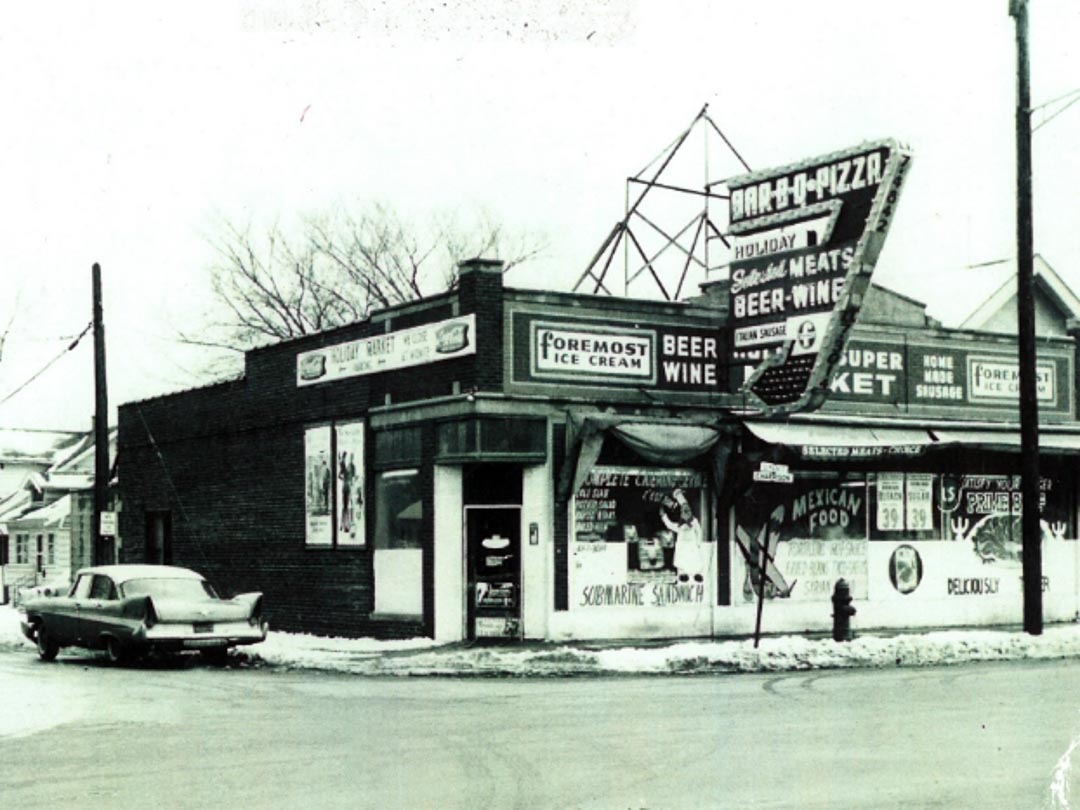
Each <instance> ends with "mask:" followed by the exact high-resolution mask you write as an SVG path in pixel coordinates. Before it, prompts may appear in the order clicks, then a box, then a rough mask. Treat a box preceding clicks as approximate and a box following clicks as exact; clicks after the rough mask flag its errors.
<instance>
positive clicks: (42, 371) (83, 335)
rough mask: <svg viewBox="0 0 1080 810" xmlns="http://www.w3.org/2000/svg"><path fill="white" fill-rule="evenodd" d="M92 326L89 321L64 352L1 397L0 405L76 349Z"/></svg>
mask: <svg viewBox="0 0 1080 810" xmlns="http://www.w3.org/2000/svg"><path fill="white" fill-rule="evenodd" d="M92 326H93V323H88V324H87V325H86V328H85V329H83V330H82V332H80V333H79V334H78V335H77V336H76V337H75V340H73V341H72V342H71V344H70V345H69V346H68V347H67V348H65V349H64V350H63V351H62V352H60V354H58V355H56V357H54V358H53V359H52V360H50V361H49V362H48V363H46V364H45V365H44V366H43V367H42V368H41V369H39V370H38V372H37V373H36V374H34V376H33V377H31V378H30V379H29V380H27V381H26V382H24V383H23V384H22V385H20V386H19V387H18V388H16V389H15V390H14V391H12V392H11V393H10V394H8V395H7V396H6V397H4V398H3V399H0V405H3V404H4V403H5V402H7V401H8V400H9V399H11V398H12V397H13V396H15V395H16V394H17V393H19V392H20V391H22V390H23V389H24V388H26V386H28V385H30V383H32V382H33V381H34V380H36V379H37V378H38V377H40V376H41V375H42V374H44V373H45V372H46V371H48V370H49V369H50V368H52V366H53V364H55V363H56V362H57V361H58V360H59V359H60V358H61V357H63V356H64V355H65V354H67V353H68V352H70V351H71V350H72V349H74V348H75V347H76V346H78V345H79V341H80V340H82V339H83V338H84V337H86V333H87V332H89V331H90V328H91V327H92Z"/></svg>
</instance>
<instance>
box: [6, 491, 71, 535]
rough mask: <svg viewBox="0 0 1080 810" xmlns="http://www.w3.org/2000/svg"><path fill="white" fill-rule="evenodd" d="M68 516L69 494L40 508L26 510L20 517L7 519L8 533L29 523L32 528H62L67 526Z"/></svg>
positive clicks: (69, 506) (69, 512) (69, 511)
mask: <svg viewBox="0 0 1080 810" xmlns="http://www.w3.org/2000/svg"><path fill="white" fill-rule="evenodd" d="M70 517H71V496H70V495H65V496H64V497H63V498H59V499H58V500H55V501H53V502H52V503H50V504H49V505H48V506H43V507H41V508H40V509H35V510H33V511H32V512H27V513H26V514H24V515H22V516H20V517H17V518H15V519H13V520H9V521H7V527H8V532H9V533H10V532H11V531H12V530H17V529H18V528H20V527H23V526H26V527H29V526H31V525H32V526H33V527H34V528H58V529H63V528H65V527H66V526H67V522H68V518H70Z"/></svg>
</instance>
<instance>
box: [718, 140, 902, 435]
mask: <svg viewBox="0 0 1080 810" xmlns="http://www.w3.org/2000/svg"><path fill="white" fill-rule="evenodd" d="M910 161H911V155H910V153H909V152H908V151H907V150H906V149H904V148H902V147H901V146H900V145H899V144H897V143H896V142H895V141H892V140H886V141H879V142H876V143H868V144H862V145H860V146H857V147H854V148H851V149H845V150H843V151H841V152H834V153H832V154H829V155H824V156H822V157H819V158H815V159H812V160H807V161H803V162H801V163H797V164H793V165H790V166H782V167H780V168H777V169H769V170H766V171H760V172H753V173H751V174H747V175H743V176H740V177H736V178H733V179H731V180H729V181H728V182H727V186H728V190H729V192H730V196H731V206H730V209H731V224H730V228H729V233H730V236H731V245H732V261H731V292H730V306H731V310H730V311H731V323H732V349H733V352H734V357H735V359H740V358H741V359H745V360H747V361H757V360H761V361H762V362H760V364H759V365H758V366H757V367H756V368H755V369H754V371H753V372H752V373H751V375H750V377H749V378H748V379H747V381H746V383H745V384H744V386H743V390H744V393H745V394H746V395H747V396H748V398H749V400H750V401H751V403H752V404H753V405H755V406H756V407H758V408H760V409H761V410H762V411H763V412H765V413H766V414H774V415H779V414H784V413H792V412H796V411H805V410H812V409H814V408H817V407H820V405H821V404H822V402H824V401H825V399H826V397H827V396H828V392H829V382H830V379H831V376H832V371H833V369H834V368H835V367H836V365H837V364H838V363H839V362H840V358H841V352H842V350H843V348H844V343H845V341H846V339H847V335H848V332H849V331H850V329H851V326H852V325H853V324H854V323H855V318H856V316H857V314H858V311H859V308H860V306H861V305H862V301H863V296H864V295H865V294H866V291H867V289H868V287H869V285H870V276H871V274H872V273H873V270H874V265H875V264H876V262H877V259H878V255H879V254H880V253H881V248H882V246H883V245H884V242H885V236H886V234H887V233H888V230H889V227H890V225H891V224H892V221H893V218H894V216H895V212H896V203H897V200H898V198H899V195H900V190H901V188H902V187H903V184H904V181H905V178H906V175H907V170H908V166H909V165H910Z"/></svg>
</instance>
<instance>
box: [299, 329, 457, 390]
mask: <svg viewBox="0 0 1080 810" xmlns="http://www.w3.org/2000/svg"><path fill="white" fill-rule="evenodd" d="M475 353H476V315H462V316H460V317H458V318H450V319H448V320H444V321H437V322H435V323H426V324H423V325H421V326H415V327H412V328H411V329H400V330H398V331H396V332H387V333H386V334H383V335H375V336H373V337H368V338H363V339H362V340H351V341H348V342H347V343H338V344H336V345H334V346H325V347H323V348H321V349H312V350H311V351H306V352H301V353H300V354H298V355H297V356H296V384H297V386H300V387H303V386H306V385H316V384H318V383H324V382H332V381H333V380H342V379H346V378H348V377H358V376H363V375H366V374H378V373H380V372H383V371H393V370H395V369H399V368H409V367H411V366H420V365H425V364H427V363H434V362H437V361H440V360H450V359H453V358H455V357H463V356H465V355H470V354H475Z"/></svg>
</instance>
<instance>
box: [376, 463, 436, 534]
mask: <svg viewBox="0 0 1080 810" xmlns="http://www.w3.org/2000/svg"><path fill="white" fill-rule="evenodd" d="M423 520H424V502H423V499H422V498H421V494H420V473H419V471H418V470H395V471H394V472H384V473H379V477H378V478H377V479H376V482H375V548H377V549H398V548H420V527H421V525H422V524H423Z"/></svg>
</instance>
